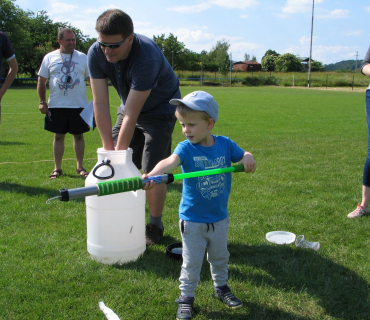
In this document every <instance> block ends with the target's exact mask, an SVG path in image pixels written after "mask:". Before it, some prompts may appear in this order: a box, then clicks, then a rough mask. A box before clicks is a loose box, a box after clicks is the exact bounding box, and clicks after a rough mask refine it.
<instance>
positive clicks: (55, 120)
mask: <svg viewBox="0 0 370 320" xmlns="http://www.w3.org/2000/svg"><path fill="white" fill-rule="evenodd" d="M82 110H83V108H77V109H75V108H49V111H50V113H51V115H50V117H48V115H46V116H45V125H44V129H45V130H47V131H50V132H54V133H58V134H66V133H70V134H82V133H85V132H88V131H89V130H90V127H89V125H88V124H87V123H86V122H85V121H84V120H83V119H82V118H81V116H80V113H81V111H82Z"/></svg>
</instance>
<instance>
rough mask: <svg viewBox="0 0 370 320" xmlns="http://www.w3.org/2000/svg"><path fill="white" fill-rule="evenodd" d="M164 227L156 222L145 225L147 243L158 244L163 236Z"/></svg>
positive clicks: (148, 244)
mask: <svg viewBox="0 0 370 320" xmlns="http://www.w3.org/2000/svg"><path fill="white" fill-rule="evenodd" d="M163 231H164V228H161V227H159V226H157V225H156V224H152V223H148V224H147V225H146V227H145V239H146V245H147V246H150V245H152V244H158V243H160V242H161V240H162V238H163Z"/></svg>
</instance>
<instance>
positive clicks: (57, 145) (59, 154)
mask: <svg viewBox="0 0 370 320" xmlns="http://www.w3.org/2000/svg"><path fill="white" fill-rule="evenodd" d="M65 136H66V135H65V134H59V133H55V134H54V141H53V152H54V163H55V168H54V169H56V170H60V169H62V159H63V154H64V138H65Z"/></svg>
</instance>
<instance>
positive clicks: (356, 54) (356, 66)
mask: <svg viewBox="0 0 370 320" xmlns="http://www.w3.org/2000/svg"><path fill="white" fill-rule="evenodd" d="M357 58H358V51H356V68H355V71H356V70H357Z"/></svg>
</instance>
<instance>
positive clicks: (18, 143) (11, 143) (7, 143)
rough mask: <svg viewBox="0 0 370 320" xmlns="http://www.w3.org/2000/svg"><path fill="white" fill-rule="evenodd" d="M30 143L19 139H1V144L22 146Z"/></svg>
mask: <svg viewBox="0 0 370 320" xmlns="http://www.w3.org/2000/svg"><path fill="white" fill-rule="evenodd" d="M29 144H30V143H23V142H18V141H0V146H22V145H29Z"/></svg>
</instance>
